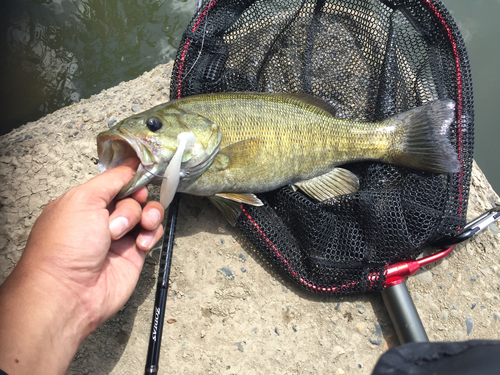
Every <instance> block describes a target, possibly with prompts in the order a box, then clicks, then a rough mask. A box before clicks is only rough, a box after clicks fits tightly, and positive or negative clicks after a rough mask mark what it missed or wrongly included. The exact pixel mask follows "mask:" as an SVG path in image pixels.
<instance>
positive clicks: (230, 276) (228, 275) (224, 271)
mask: <svg viewBox="0 0 500 375" xmlns="http://www.w3.org/2000/svg"><path fill="white" fill-rule="evenodd" d="M219 272H220V273H222V274H223V275H224V276H226V278H227V279H228V280H234V273H233V270H232V269H231V268H229V267H222V268H219Z"/></svg>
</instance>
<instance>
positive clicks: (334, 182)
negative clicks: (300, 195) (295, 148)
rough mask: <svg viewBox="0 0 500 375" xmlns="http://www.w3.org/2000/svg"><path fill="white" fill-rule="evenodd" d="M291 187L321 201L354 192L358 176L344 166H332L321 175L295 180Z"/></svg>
mask: <svg viewBox="0 0 500 375" xmlns="http://www.w3.org/2000/svg"><path fill="white" fill-rule="evenodd" d="M292 188H294V189H296V188H299V189H300V190H302V191H303V192H304V193H305V194H307V195H308V196H309V197H311V198H313V199H316V200H317V201H320V202H323V201H326V200H328V199H331V198H335V197H338V196H339V195H343V194H350V193H355V192H357V191H358V189H359V180H358V177H357V176H356V175H355V174H354V173H352V172H351V171H348V170H347V169H344V168H334V169H332V170H331V171H330V172H328V173H325V174H323V175H321V176H317V177H314V178H311V179H310V180H305V181H301V182H297V183H296V184H294V185H292Z"/></svg>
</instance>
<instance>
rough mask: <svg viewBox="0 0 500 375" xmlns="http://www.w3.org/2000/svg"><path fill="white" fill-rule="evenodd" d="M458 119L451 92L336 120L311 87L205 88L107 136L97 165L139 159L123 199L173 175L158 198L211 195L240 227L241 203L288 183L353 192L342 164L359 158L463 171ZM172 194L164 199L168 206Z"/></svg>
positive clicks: (330, 195)
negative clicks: (402, 108)
mask: <svg viewBox="0 0 500 375" xmlns="http://www.w3.org/2000/svg"><path fill="white" fill-rule="evenodd" d="M454 118H455V102H454V101H453V100H451V99H441V100H436V101H433V102H430V103H428V104H426V105H423V106H420V107H417V108H414V109H410V110H409V111H406V112H402V113H398V114H395V115H393V116H390V117H388V118H387V119H384V120H382V121H378V122H362V121H353V120H346V119H339V118H336V117H335V110H334V108H333V107H331V106H330V105H329V104H328V103H326V102H325V101H323V100H322V99H320V98H317V97H314V96H311V95H307V94H287V93H286V94H275V93H254V92H248V93H244V92H241V93H234V92H233V93H213V94H201V95H195V96H190V97H186V98H182V99H174V100H171V101H169V102H167V103H164V104H160V105H158V106H155V107H153V108H151V109H149V110H147V111H144V112H142V113H140V114H134V115H133V116H131V117H128V118H126V119H124V120H122V121H120V122H119V123H117V124H116V125H115V126H113V127H112V128H110V129H109V130H108V131H104V132H102V133H100V134H99V135H98V136H97V152H98V157H99V162H98V166H99V169H100V170H101V172H102V171H105V170H107V169H110V168H113V167H116V166H118V165H120V164H121V163H122V162H123V161H124V160H125V159H126V158H128V157H137V158H138V159H139V160H140V165H139V167H138V169H137V171H136V172H135V175H134V177H133V178H132V180H131V181H130V182H129V183H128V184H127V185H126V186H125V187H124V188H123V189H122V190H121V191H120V193H119V194H118V196H117V198H123V197H126V196H128V195H130V194H132V193H133V192H134V191H136V190H138V189H139V188H141V187H142V186H144V185H147V184H150V183H153V184H159V183H161V182H162V181H168V183H163V184H162V193H161V194H160V196H162V194H163V193H164V190H165V189H167V190H170V191H169V192H168V194H169V195H170V196H173V194H174V193H175V191H178V192H181V193H187V194H192V195H199V196H206V197H209V199H210V200H211V201H212V202H213V203H214V204H215V205H216V206H217V207H218V208H219V209H221V211H222V212H223V213H224V215H225V216H226V217H227V218H228V220H229V221H230V223H232V224H233V225H234V223H235V222H236V220H237V218H238V216H239V213H240V211H241V204H242V203H245V204H250V205H254V206H260V205H262V201H261V200H260V199H259V198H258V197H257V196H256V194H259V193H264V192H268V191H272V190H275V189H278V188H281V187H283V186H287V185H291V186H292V188H294V189H295V190H301V191H302V192H304V193H305V194H306V195H307V196H309V197H310V198H312V199H314V200H316V201H320V202H323V201H327V200H330V199H334V198H335V197H338V196H340V195H342V194H349V193H355V192H356V191H357V190H358V189H359V179H358V177H357V176H356V175H355V174H354V173H352V172H351V171H349V170H348V169H345V168H342V167H341V166H343V165H344V164H348V163H352V162H360V161H378V162H384V163H390V164H394V165H399V166H404V167H408V168H412V169H416V170H420V171H425V172H430V173H439V174H444V173H456V172H458V170H459V167H460V164H459V160H458V156H457V152H456V150H455V148H454V147H453V145H452V143H451V141H450V138H449V133H450V126H451V124H452V123H453V120H454ZM174 160H175V161H174ZM168 184H170V185H168ZM164 188H165V189H164ZM172 190H173V191H172ZM166 194H167V193H166ZM170 199H171V197H169V198H168V199H165V198H164V199H163V201H164V205H165V206H167V205H168V203H169V200H170ZM160 201H162V198H160Z"/></svg>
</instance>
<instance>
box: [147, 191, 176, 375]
mask: <svg viewBox="0 0 500 375" xmlns="http://www.w3.org/2000/svg"><path fill="white" fill-rule="evenodd" d="M179 200H180V197H179V194H175V196H174V198H173V200H172V203H171V204H170V206H169V209H168V214H167V224H166V226H165V233H164V235H163V244H162V247H161V251H160V257H159V262H158V278H157V284H156V296H155V303H154V309H153V319H152V322H151V332H150V334H149V345H148V354H147V359H146V369H145V372H144V373H145V374H158V365H159V362H160V349H161V337H162V331H163V321H164V318H165V306H166V303H167V292H168V278H169V276H170V265H171V263H172V250H173V247H174V236H175V225H176V222H177V213H178V211H179Z"/></svg>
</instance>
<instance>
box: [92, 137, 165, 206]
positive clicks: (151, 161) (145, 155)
mask: <svg viewBox="0 0 500 375" xmlns="http://www.w3.org/2000/svg"><path fill="white" fill-rule="evenodd" d="M97 155H98V157H99V162H98V164H97V166H98V167H99V170H100V171H101V172H104V171H106V170H108V169H111V168H115V167H118V166H120V165H122V164H123V162H124V161H125V160H126V159H128V158H131V157H135V158H138V159H139V161H140V164H139V166H138V168H137V170H136V172H135V174H134V177H132V179H131V180H130V181H129V182H128V183H127V185H125V186H124V187H123V188H122V189H121V190H120V192H119V193H118V195H117V196H116V198H117V199H121V198H124V197H126V196H128V195H130V194H132V193H134V192H135V191H137V190H139V189H140V188H141V187H143V186H145V185H147V184H149V183H151V182H152V180H153V179H154V178H155V177H156V176H155V175H162V173H163V172H164V170H165V168H166V166H164V167H163V171H161V170H160V169H161V168H160V167H159V165H158V163H157V162H156V161H155V158H154V156H153V154H152V152H151V151H150V150H149V148H148V147H146V145H145V144H143V143H142V142H141V141H140V140H139V139H138V138H136V137H135V136H134V135H132V134H130V133H129V132H127V131H126V130H125V131H124V130H109V131H106V132H102V133H100V134H99V135H98V136H97Z"/></svg>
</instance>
